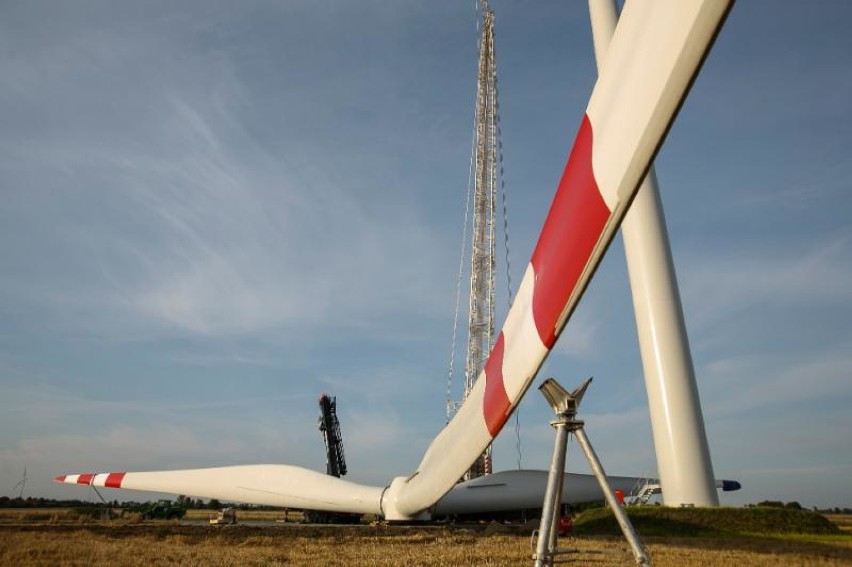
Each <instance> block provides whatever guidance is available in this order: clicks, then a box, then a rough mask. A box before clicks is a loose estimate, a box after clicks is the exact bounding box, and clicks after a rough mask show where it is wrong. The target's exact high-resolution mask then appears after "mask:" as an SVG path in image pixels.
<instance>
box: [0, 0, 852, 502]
mask: <svg viewBox="0 0 852 567" xmlns="http://www.w3.org/2000/svg"><path fill="white" fill-rule="evenodd" d="M492 7H493V8H494V10H495V14H496V41H497V59H498V68H499V73H500V103H501V107H500V108H501V117H502V125H503V128H502V134H503V136H502V139H503V153H504V167H505V181H506V186H507V189H508V199H509V217H510V219H509V222H510V235H511V257H512V275H513V279H514V281H515V282H517V281H519V280H520V276H521V274H522V270H523V268H524V266H525V265H526V263H527V261H528V259H529V255H530V253H531V250H532V246H533V244H534V242H535V240H536V238H537V236H538V232H539V230H540V227H541V223H542V221H543V219H544V216H545V214H546V212H547V209H548V207H549V204H550V200H551V198H552V196H553V192H554V190H555V187H556V183H557V181H558V178H559V175H560V174H561V172H562V168H563V166H564V162H565V159H566V157H567V154H568V151H569V149H570V145H571V142H572V140H573V137H574V134H575V132H576V129H577V127H578V125H579V123H580V119H581V117H582V113H583V110H584V109H585V105H586V101H587V99H588V96H589V94H590V92H591V89H592V86H593V84H594V80H595V67H594V58H593V53H592V47H591V45H592V44H591V35H590V31H589V24H588V14H587V9H586V7H585V3H582V2H576V3H575V2H542V3H533V2H524V1H508V0H506V1H501V0H493V1H492ZM850 18H852V5H850V4H849V3H848V2H845V1H834V2H828V1H826V2H820V3H818V4H813V5H811V4H807V5H806V4H802V3H799V2H792V1H785V2H757V1H751V2H748V1H741V2H740V3H739V4H737V5H736V6H735V7H734V10H733V11H732V13H731V15H730V17H729V19H728V23H727V25H726V27H725V29H724V30H723V31H722V33H721V35H720V37H719V39H718V41H717V44H716V47H715V48H714V50H713V52H712V53H711V54H710V57H709V58H708V60H707V62H706V64H705V68H704V70H703V72H702V75H701V76H700V77H699V79H698V80H697V82H696V84H695V86H694V88H693V91H692V93H691V95H690V97H689V98H688V100H687V102H686V104H685V105H684V107H683V109H682V111H681V114H680V116H679V118H678V120H677V122H676V123H675V125H674V128H673V129H672V131H671V132H670V135H669V137H668V140H667V142H666V143H665V145H664V146H663V148H662V151H661V153H660V155H659V157H658V159H657V162H656V163H657V174H658V177H659V181H660V186H661V194H662V199H663V204H664V208H665V212H666V216H667V219H668V225H669V231H670V237H671V241H672V248H673V254H674V259H675V264H676V268H677V272H678V278H679V281H680V288H681V294H682V296H683V301H684V310H685V315H686V322H687V327H688V331H689V336H690V342H691V346H692V352H693V357H694V361H695V367H696V374H697V376H698V381H699V388H700V391H701V397H702V404H703V408H704V413H705V418H706V424H707V430H708V435H709V442H710V449H711V454H712V457H713V463H714V468H715V473H716V476H717V478H734V479H738V480H740V481H741V482H742V483H743V486H744V488H743V490H742V491H740V492H739V493H735V494H732V495H731V494H726V495H724V496H723V503H727V504H740V503H747V502H757V501H759V500H763V499H780V500H798V501H800V502H801V503H802V504H805V505H818V506H835V505H840V506H852V489H850V487H849V480H850V479H852V437H850V436H849V434H848V433H849V431H850V430H852V417H850V412H849V409H848V408H849V407H850V404H852V380H850V374H852V324H850V321H852V301H851V300H852V285H850V282H852V227H850V223H849V221H848V215H849V213H850V211H852V196H850V191H849V189H850V185H852V164H851V163H850V160H849V159H848V155H849V148H850V147H852V128H850V126H852V114H850V103H849V101H850V100H852V64H850V61H849V54H850V53H852V36H850V35H849V34H848V22H849V21H850ZM476 41H477V30H476V18H475V11H474V6H473V2H455V1H449V0H447V1H443V0H442V1H437V2H428V3H422V2H398V1H388V0H384V1H380V0H375V1H364V2H357V3H353V2H343V1H330V2H322V3H317V2H311V1H289V2H259V1H257V2H255V1H249V2H241V3H239V4H228V3H210V2H184V3H180V4H179V5H176V4H174V3H172V2H146V3H141V4H140V3H115V2H89V1H82V2H74V3H60V2H54V3H51V2H26V3H24V2H19V3H10V2H7V3H3V5H2V6H0V266H2V278H0V392H2V396H0V493H2V494H6V495H11V494H12V493H13V487H14V486H15V484H16V483H17V482H18V480H19V479H20V477H21V474H22V473H23V469H24V467H26V468H27V474H28V483H27V493H28V494H33V495H44V496H53V497H88V496H90V495H89V493H88V491H87V490H86V489H85V488H78V489H75V488H74V487H59V486H54V485H53V483H52V481H51V479H52V478H53V476H55V475H57V474H63V473H70V472H82V471H89V470H98V471H106V470H154V469H162V468H187V467H200V466H215V465H226V464H240V463H266V462H280V463H288V464H296V465H302V466H306V467H310V468H314V469H317V470H323V468H324V449H323V446H322V440H321V437H320V433H319V432H318V430H317V428H316V415H317V406H316V399H317V398H318V396H319V394H320V393H322V392H329V393H332V394H334V395H336V396H338V404H339V414H340V419H341V425H342V429H343V436H344V442H345V447H346V454H347V457H348V461H349V470H350V477H351V478H352V479H353V480H356V481H363V482H369V483H375V484H382V483H385V482H387V481H388V480H389V479H390V478H391V477H393V476H396V475H399V474H406V473H408V472H411V471H412V470H413V469H414V468H415V467H416V465H417V463H418V462H419V460H420V457H421V455H422V453H423V451H424V450H425V448H426V446H427V445H428V442H429V440H430V439H431V438H432V437H433V436H434V435H435V434H436V433H437V431H438V430H439V429H440V428H441V427H442V425H443V421H444V403H445V395H446V388H447V379H446V377H447V365H448V360H449V350H450V349H449V347H450V335H451V330H452V315H453V303H454V292H455V279H456V271H457V263H458V251H459V246H460V240H461V230H462V217H463V202H464V192H465V186H466V183H467V169H468V161H469V147H470V137H471V126H472V121H473V103H474V91H475V80H476V76H475V75H476V57H477V45H476ZM503 285H504V284H501V287H502V286H503ZM501 293H502V292H501ZM501 300H502V301H503V302H504V303H505V297H503V298H502V299H501ZM588 375H594V376H595V377H596V380H595V383H594V385H593V386H592V389H591V390H590V391H589V393H588V395H587V396H586V400H585V401H584V408H583V410H584V414H585V419H586V423H587V428H588V432H589V436H590V438H591V439H592V441H593V443H594V444H595V447H596V449H597V450H598V453H599V454H600V456H601V458H602V460H603V462H604V465H605V466H606V468H607V470H608V471H610V472H612V473H619V474H638V475H641V474H647V475H653V474H654V472H655V460H654V453H653V446H652V440H651V432H650V423H649V418H648V412H647V400H646V398H645V392H644V384H643V381H642V374H641V365H640V361H639V353H638V347H637V344H636V338H635V326H634V322H633V313H632V306H631V300H630V294H629V287H628V284H627V280H626V273H625V267H624V255H623V251H622V246H621V242H620V241H618V240H617V241H616V242H615V243H614V246H612V248H611V250H610V253H609V254H608V256H607V258H606V259H605V261H604V264H603V266H602V268H601V270H600V271H599V272H598V274H597V276H596V278H595V280H594V281H593V283H592V286H591V287H590V289H589V292H588V293H587V295H586V297H585V298H584V299H583V302H582V304H581V306H580V308H579V310H578V311H577V313H576V315H575V317H574V318H573V319H572V321H571V323H570V324H569V327H568V330H567V331H566V334H565V335H564V336H563V337H562V340H561V341H560V342H559V343H558V345H557V347H556V351H555V352H554V354H553V355H552V356H551V357H550V359H549V360H548V362H547V364H546V366H545V368H544V371H543V374H542V375H541V376H540V377H539V379H538V381H537V382H536V384H538V383H539V382H540V381H541V380H542V379H543V378H544V377H546V376H555V377H557V378H558V379H559V380H560V381H561V382H562V383H563V384H565V385H566V386H568V385H572V384H575V383H579V381H580V380H581V379H583V378H584V377H586V376H588ZM456 388H458V384H456ZM539 398H540V396H539V394H538V393H537V392H535V391H534V390H531V391H530V394H529V395H528V396H527V397H526V399H525V400H524V402H523V403H522V405H521V409H520V419H519V421H520V438H521V461H522V464H523V466H524V467H525V468H546V466H547V463H548V459H549V452H550V449H551V443H552V432H551V430H550V427H549V426H548V425H547V422H548V419H549V418H550V415H549V411H550V410H549V409H548V408H547V407H546V405H545V404H544V402H543V400H540V399H539ZM572 455H573V457H572ZM517 461H518V453H517V451H516V448H515V431H514V427H513V422H510V425H509V426H507V429H506V430H505V432H504V434H503V435H502V436H501V438H500V439H499V440H498V442H497V444H496V448H495V462H496V465H497V468H498V469H505V468H513V467H516V466H517ZM569 468H570V469H571V470H575V471H584V470H586V467H585V466H584V464H583V463H582V462H581V459H580V457H579V451H577V450H576V448H575V449H574V451H573V453H571V452H569ZM114 497H118V498H133V497H134V494H133V493H123V494H117V493H116V495H115V496H114Z"/></svg>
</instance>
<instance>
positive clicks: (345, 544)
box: [0, 511, 852, 567]
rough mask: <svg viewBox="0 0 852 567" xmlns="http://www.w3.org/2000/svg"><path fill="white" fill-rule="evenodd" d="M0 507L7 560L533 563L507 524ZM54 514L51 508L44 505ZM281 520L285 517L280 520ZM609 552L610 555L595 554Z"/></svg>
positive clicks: (687, 559)
mask: <svg viewBox="0 0 852 567" xmlns="http://www.w3.org/2000/svg"><path fill="white" fill-rule="evenodd" d="M11 512H12V511H5V512H4V513H2V514H0V565H20V566H42V565H43V566H48V565H50V566H54V565H57V566H72V565H74V566H76V565H105V566H113V565H114V566H119V565H121V566H123V565H145V566H159V565H204V566H205V567H206V566H210V567H216V566H225V565H228V566H230V565H287V566H291V565H329V566H336V565H339V566H344V565H345V566H350V565H376V566H384V565H387V566H391V565H393V566H396V565H415V566H439V565H489V566H502V565H529V564H531V563H532V561H531V539H530V534H529V533H507V531H506V530H505V529H504V528H501V527H500V526H493V527H491V528H489V529H485V530H479V531H472V530H460V529H452V528H449V527H399V526H385V525H373V526H366V525H362V526H328V527H325V526H323V527H316V526H303V525H296V524H290V525H280V524H276V523H275V522H274V521H271V522H267V525H266V526H264V527H259V526H245V525H238V526H231V527H222V528H213V527H209V526H206V525H203V524H199V525H186V524H180V523H178V522H173V521H170V522H145V523H141V522H137V523H133V522H123V521H111V522H98V521H92V520H85V521H83V523H79V522H81V520H80V519H79V518H78V517H75V515H74V513H73V511H66V512H64V516H63V515H60V514H56V513H53V514H52V515H50V516H48V517H47V519H44V512H45V511H40V512H39V513H36V512H28V513H22V512H21V511H14V512H16V514H12V513H11ZM47 512H53V511H47ZM274 519H278V518H274ZM646 543H647V544H648V548H649V551H650V553H651V557H652V560H653V562H654V564H655V565H658V566H666V565H672V566H674V565H677V566H690V565H695V566H701V567H706V566H707V565H757V566H760V565H766V566H772V567H777V565H778V564H783V565H852V537H850V536H845V535H844V536H808V537H805V538H802V537H799V538H781V537H777V538H771V537H764V538H758V537H741V538H733V539H722V538H699V537H693V538H661V537H654V538H646ZM561 544H562V546H563V547H570V548H576V549H578V550H580V551H583V552H584V553H583V554H581V555H575V556H573V559H574V564H577V565H597V566H601V565H632V564H633V561H632V556H631V555H630V554H629V552H628V549H627V545H626V544H625V543H624V541H623V540H622V539H620V538H617V537H610V536H606V537H604V536H584V537H577V538H568V539H564V540H562V542H561ZM595 551H604V552H605V553H593V552H595Z"/></svg>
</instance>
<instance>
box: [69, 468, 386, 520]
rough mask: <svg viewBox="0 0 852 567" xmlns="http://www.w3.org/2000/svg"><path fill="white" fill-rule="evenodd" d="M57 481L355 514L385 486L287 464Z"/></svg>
mask: <svg viewBox="0 0 852 567" xmlns="http://www.w3.org/2000/svg"><path fill="white" fill-rule="evenodd" d="M55 481H56V482H58V483H60V484H80V485H88V486H95V487H105V488H123V489H130V490H144V491H150V492H168V493H172V494H184V495H187V496H195V497H203V498H216V499H218V500H222V501H226V502H245V503H247V504H266V505H270V506H284V507H289V508H302V509H309V510H322V511H326V512H354V513H358V514H380V513H381V509H380V507H379V501H380V500H381V495H382V491H383V490H384V488H382V487H375V486H365V485H362V484H356V483H354V482H349V481H346V480H341V479H339V478H337V477H333V476H329V475H327V474H323V473H319V472H315V471H312V470H308V469H304V468H301V467H294V466H289V465H242V466H233V467H216V468H209V469H188V470H176V471H155V472H113V473H88V474H72V475H65V476H58V477H56V479H55Z"/></svg>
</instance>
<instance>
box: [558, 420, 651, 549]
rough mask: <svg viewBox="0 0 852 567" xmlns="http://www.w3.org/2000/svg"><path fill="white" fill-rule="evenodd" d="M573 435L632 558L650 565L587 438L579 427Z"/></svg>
mask: <svg viewBox="0 0 852 567" xmlns="http://www.w3.org/2000/svg"><path fill="white" fill-rule="evenodd" d="M574 435H576V437H577V442H578V443H579V444H580V447H581V448H582V449H583V453H585V454H586V459H588V461H589V466H591V467H592V471H593V472H594V473H595V477H596V478H597V479H598V484H599V485H600V487H601V490H602V491H603V493H604V496H605V497H606V501H607V503H608V504H609V507H610V508H611V509H612V513H613V514H615V519H616V520H618V525H619V526H621V531H622V532H623V533H624V537H626V538H627V541H628V543H630V547H631V549H632V550H633V556H634V557H635V558H636V563H639V564H640V565H650V564H651V559H650V557H649V556H648V550H646V549H645V545H644V544H643V543H642V540H640V539H639V534H637V533H636V529H635V528H634V527H633V524H632V523H630V518H628V517H627V514H626V513H625V512H624V508H622V507H621V504H619V503H618V500H616V499H615V494H613V492H612V489H611V488H610V486H609V482H608V481H607V479H606V473H605V472H604V469H603V466H602V465H601V462H600V460H598V456H597V455H596V454H595V450H594V449H592V444H591V443H590V442H589V438H588V437H586V431H585V430H584V429H583V428H582V427H580V428H578V429H576V430H575V431H574Z"/></svg>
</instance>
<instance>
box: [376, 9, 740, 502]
mask: <svg viewBox="0 0 852 567" xmlns="http://www.w3.org/2000/svg"><path fill="white" fill-rule="evenodd" d="M731 3H732V2H731V0H641V1H634V2H628V3H627V5H626V6H625V9H624V11H623V13H622V16H621V19H620V20H619V23H618V27H617V29H616V31H615V35H614V36H613V39H612V42H611V44H610V48H609V51H608V53H607V62H606V66H605V68H604V70H603V72H602V74H601V75H600V77H599V79H598V82H597V84H596V85H595V89H594V91H593V92H592V96H591V98H590V100H589V105H588V107H587V109H586V115H585V116H584V118H583V122H582V124H581V126H580V131H579V133H578V134H577V138H576V140H575V142H574V147H573V149H572V150H571V154H570V156H569V158H568V163H567V165H566V167H565V171H564V173H563V176H562V179H561V181H560V183H559V187H558V189H557V192H556V196H555V197H554V200H553V204H552V206H551V209H550V212H549V213H548V216H547V218H546V220H545V223H544V228H543V229H542V232H541V236H540V237H539V241H538V244H537V245H536V248H535V251H534V252H533V257H532V260H531V262H530V264H529V266H528V267H527V270H526V274H525V275H524V279H523V281H522V282H521V285H520V289H519V290H518V294H517V296H516V298H515V301H514V303H513V304H512V308H511V309H510V311H509V314H508V316H507V319H506V322H505V324H504V326H503V329H502V331H501V333H500V335H499V336H498V338H497V341H496V343H495V346H494V348H493V350H492V352H491V354H490V356H489V358H488V361H487V363H486V365H485V369H484V370H483V372H482V374H481V375H480V376H479V379H478V380H477V383H476V385H475V386H474V388H473V390H472V391H471V392H470V394H469V395H468V398H467V400H466V401H465V403H464V405H463V406H462V407H461V408H460V409H459V411H458V413H457V414H456V416H455V417H454V418H453V420H452V421H451V422H450V423H449V424H448V425H447V426H446V427H445V428H444V430H443V431H441V433H440V434H439V435H438V436H437V437H436V438H435V440H434V441H433V442H432V444H431V445H430V447H429V449H428V450H427V451H426V454H425V455H424V457H423V460H422V461H421V463H420V466H419V467H418V469H417V471H416V472H415V473H414V475H412V476H411V477H408V478H403V477H400V478H397V479H395V480H394V481H393V483H392V484H391V487H390V488H389V489H388V491H387V492H386V493H385V495H384V496H383V502H382V507H383V508H384V510H385V513H386V515H387V516H388V517H389V518H394V517H399V518H405V517H411V516H415V515H416V514H418V513H419V512H421V511H423V510H425V509H427V508H429V507H430V506H432V505H433V504H434V503H435V502H437V501H438V499H440V498H441V497H442V496H443V495H444V494H445V493H446V492H447V491H448V490H449V489H450V488H452V486H453V485H454V484H455V483H456V482H457V481H458V479H459V478H461V476H462V475H463V474H464V471H465V470H467V469H468V467H470V465H471V463H473V462H474V460H475V459H476V458H477V457H478V456H479V455H480V454H481V453H482V451H483V450H484V449H485V447H486V446H487V445H488V444H489V443H490V442H491V441H492V439H493V438H494V437H495V436H496V435H497V434H498V433H499V432H500V430H501V429H502V427H503V425H504V424H505V422H506V420H507V419H508V417H509V415H510V414H511V412H512V410H513V409H514V407H515V406H516V405H517V403H518V402H519V401H520V399H521V397H522V396H523V395H524V393H525V392H526V390H527V388H528V387H529V385H530V383H531V382H532V379H533V378H534V377H535V375H536V373H537V372H538V369H539V368H540V366H541V364H542V363H543V362H544V360H545V358H546V357H547V354H548V353H549V352H550V349H551V348H552V347H553V345H554V343H555V342H556V339H557V338H558V336H559V334H560V332H561V331H562V329H563V327H564V326H565V323H566V322H567V320H568V318H569V317H570V315H571V313H572V311H573V310H574V308H575V307H576V305H577V302H578V301H579V299H580V296H581V295H582V294H583V292H584V290H585V288H586V286H587V285H588V283H589V280H590V279H591V277H592V275H593V274H594V272H595V269H596V268H597V266H598V264H599V263H600V260H601V258H602V257H603V254H604V252H605V251H606V248H607V246H608V245H609V243H610V241H611V240H612V237H613V236H614V235H615V232H616V230H617V229H618V226H619V224H620V223H621V220H622V218H623V217H624V214H625V212H626V210H627V208H628V206H629V204H630V201H631V200H632V199H633V196H634V195H635V193H636V189H637V188H638V186H639V183H640V182H641V180H642V178H643V177H644V175H645V172H646V171H647V169H648V167H649V165H650V163H651V161H652V159H653V158H654V155H655V154H656V152H657V149H658V148H659V146H660V144H661V143H662V141H663V138H664V137H665V134H666V132H667V130H668V128H669V126H670V124H671V122H672V120H673V119H674V116H675V114H676V113H677V110H678V108H679V107H680V104H681V103H682V101H683V99H684V97H685V96H686V93H687V91H688V90H689V86H690V84H691V82H692V80H693V79H694V77H695V76H696V74H697V73H698V69H699V67H700V65H701V62H702V61H703V59H704V56H705V55H706V53H707V51H708V50H709V49H710V46H711V44H712V42H713V39H714V38H715V35H716V33H717V31H718V29H719V27H720V26H721V24H722V22H723V20H724V17H725V15H726V13H727V11H728V9H729V8H730V5H731Z"/></svg>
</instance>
